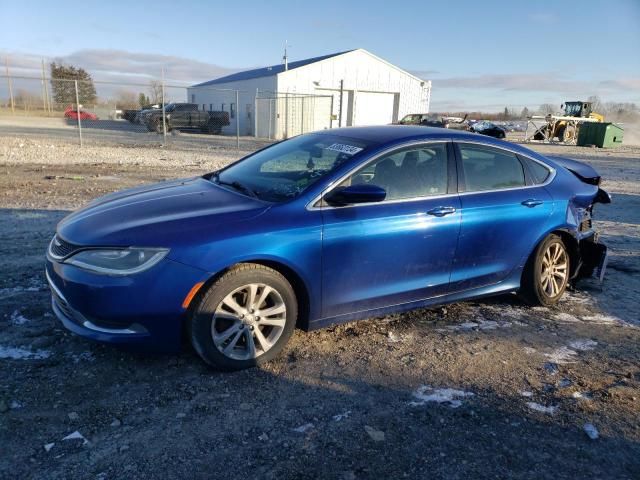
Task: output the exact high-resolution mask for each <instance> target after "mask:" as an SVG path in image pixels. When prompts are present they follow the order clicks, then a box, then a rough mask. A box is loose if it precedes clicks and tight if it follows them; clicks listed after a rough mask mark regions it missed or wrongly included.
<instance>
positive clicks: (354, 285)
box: [321, 142, 460, 318]
mask: <svg viewBox="0 0 640 480" xmlns="http://www.w3.org/2000/svg"><path fill="white" fill-rule="evenodd" d="M450 148H451V147H450V143H447V142H439V143H426V144H421V145H417V146H416V145H414V146H412V147H408V148H400V149H397V150H394V151H391V152H389V153H388V154H385V155H383V156H381V157H378V158H376V159H375V160H373V161H372V162H370V163H369V164H368V165H366V166H365V167H363V168H362V169H360V170H358V171H357V172H355V173H354V174H352V175H351V176H349V177H348V178H347V179H346V180H345V181H343V182H342V183H341V184H340V186H347V185H353V184H358V183H369V184H372V185H377V186H380V187H382V188H384V189H385V190H386V192H387V198H386V200H384V201H383V202H380V203H373V204H358V205H349V206H344V207H331V206H327V205H324V206H322V207H321V208H322V217H323V243H322V304H323V317H325V318H327V317H334V316H337V315H342V314H349V313H355V312H359V311H366V310H371V309H375V308H380V307H386V306H391V305H397V304H402V303H407V302H412V301H416V300H421V299H426V298H429V297H434V296H438V295H444V294H446V293H447V291H448V286H449V275H450V272H451V263H452V260H453V257H454V253H455V249H456V243H457V239H458V232H459V229H460V212H459V210H460V204H459V198H458V195H457V193H456V192H455V191H454V186H453V182H452V180H451V179H450V174H449V172H450V171H451V170H452V169H453V168H455V165H454V164H453V158H452V157H453V155H452V154H450ZM454 178H455V177H454Z"/></svg>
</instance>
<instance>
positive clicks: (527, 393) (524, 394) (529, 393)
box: [520, 390, 533, 398]
mask: <svg viewBox="0 0 640 480" xmlns="http://www.w3.org/2000/svg"><path fill="white" fill-rule="evenodd" d="M520 395H522V396H523V397H527V398H531V397H533V392H530V391H528V390H523V391H521V392H520Z"/></svg>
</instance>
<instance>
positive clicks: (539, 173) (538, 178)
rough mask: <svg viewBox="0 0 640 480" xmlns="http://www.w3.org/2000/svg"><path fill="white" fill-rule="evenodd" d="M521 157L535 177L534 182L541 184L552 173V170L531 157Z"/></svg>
mask: <svg viewBox="0 0 640 480" xmlns="http://www.w3.org/2000/svg"><path fill="white" fill-rule="evenodd" d="M521 159H522V160H523V161H524V162H525V163H526V164H527V167H528V168H529V172H531V176H532V177H533V183H534V184H536V185H540V184H541V183H544V182H546V181H547V179H548V178H549V175H551V170H549V169H548V168H547V167H545V166H544V165H542V164H541V163H538V162H536V161H534V160H531V159H530V158H527V157H522V158H521Z"/></svg>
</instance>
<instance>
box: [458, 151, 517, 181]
mask: <svg viewBox="0 0 640 480" xmlns="http://www.w3.org/2000/svg"><path fill="white" fill-rule="evenodd" d="M459 151H460V157H461V162H462V172H463V176H464V191H465V192H482V191H486V190H501V189H505V188H516V187H524V186H525V184H526V182H525V176H524V168H523V167H522V164H521V163H520V160H518V157H517V156H516V155H515V154H514V153H511V152H508V151H506V150H501V149H497V148H491V147H484V146H479V145H467V144H459Z"/></svg>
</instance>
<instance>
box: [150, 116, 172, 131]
mask: <svg viewBox="0 0 640 480" xmlns="http://www.w3.org/2000/svg"><path fill="white" fill-rule="evenodd" d="M153 129H154V130H155V131H156V133H162V131H163V127H162V119H160V120H156V121H155V123H154V124H153ZM168 131H169V128H167V132H168Z"/></svg>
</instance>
